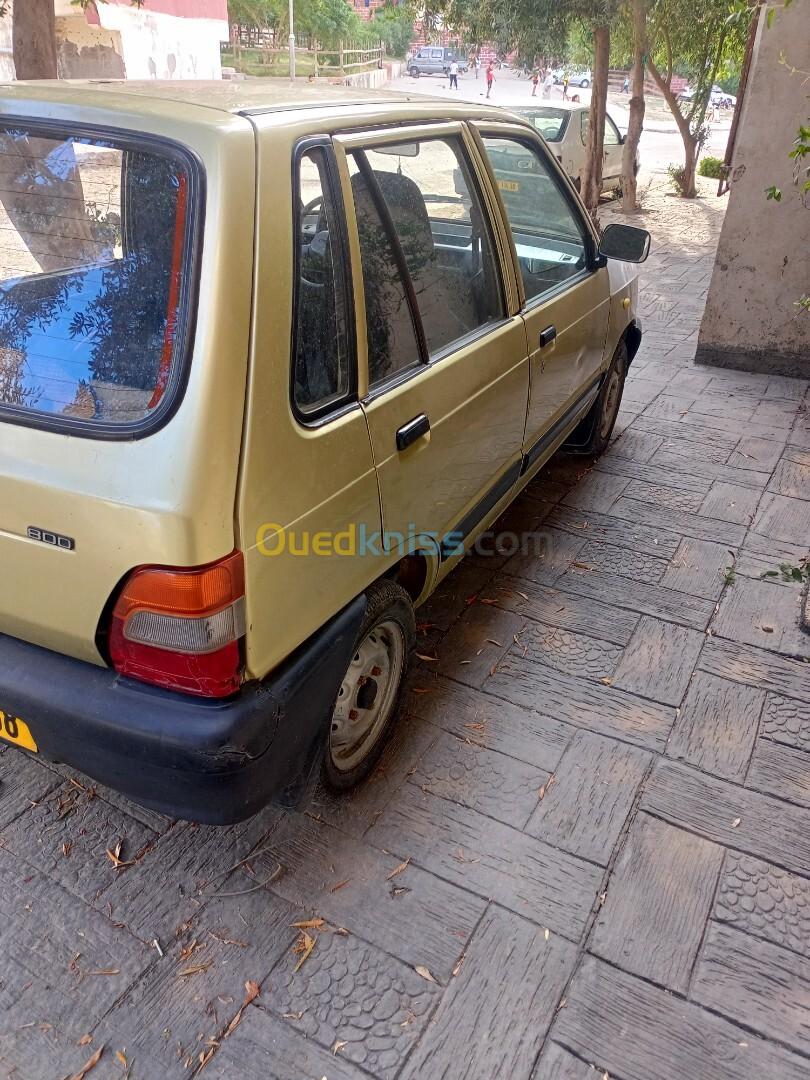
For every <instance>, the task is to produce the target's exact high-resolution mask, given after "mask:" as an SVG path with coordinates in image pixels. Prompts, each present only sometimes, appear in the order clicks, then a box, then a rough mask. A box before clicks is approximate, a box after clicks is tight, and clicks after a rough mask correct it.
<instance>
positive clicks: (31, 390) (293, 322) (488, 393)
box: [0, 80, 649, 823]
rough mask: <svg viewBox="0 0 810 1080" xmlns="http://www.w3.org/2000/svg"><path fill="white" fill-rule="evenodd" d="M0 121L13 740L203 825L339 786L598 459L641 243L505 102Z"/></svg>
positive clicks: (634, 333) (266, 91) (227, 92)
mask: <svg viewBox="0 0 810 1080" xmlns="http://www.w3.org/2000/svg"><path fill="white" fill-rule="evenodd" d="M268 81H269V80H268ZM0 110H1V112H2V115H0V245H2V251H1V252H0V254H1V256H2V257H0V567H2V579H1V580H2V586H1V588H0V735H2V738H3V739H5V740H6V741H7V742H11V743H14V744H16V745H17V746H20V747H23V748H24V749H26V750H27V751H30V752H34V753H39V754H42V755H44V756H46V757H48V758H51V759H55V760H59V761H63V762H67V763H70V764H72V765H74V766H76V767H77V768H79V769H81V770H83V771H84V772H85V773H87V774H89V775H90V776H91V777H94V778H96V779H98V780H99V781H102V782H104V783H106V784H109V785H111V786H112V787H115V788H117V789H119V790H121V791H122V792H125V793H126V794H127V795H129V796H131V797H132V798H133V799H136V800H138V801H140V802H143V803H146V804H148V805H151V806H153V807H156V808H158V809H160V810H163V811H166V812H168V813H171V814H173V815H176V816H179V817H184V818H189V819H192V820H199V821H206V822H213V823H225V822H230V821H235V820H238V819H240V818H244V817H247V816H248V815H250V814H251V813H253V812H254V811H256V810H257V809H259V808H260V807H261V806H262V805H263V804H265V803H266V802H267V801H269V800H270V799H271V798H279V799H287V800H290V799H293V798H294V797H296V795H300V793H301V791H302V790H304V789H305V786H306V783H307V781H308V778H309V777H310V776H312V775H313V774H314V769H315V767H316V765H317V764H319V763H320V765H321V768H322V772H323V775H324V777H325V780H326V781H327V783H329V784H330V785H331V786H332V787H333V788H336V789H346V788H349V787H351V786H353V785H354V784H356V783H357V782H358V781H360V780H361V779H362V778H363V777H364V776H365V775H366V774H367V773H368V772H369V771H370V769H371V768H372V767H373V765H374V764H375V762H376V760H377V758H378V756H379V754H380V752H381V749H382V747H383V744H384V741H385V738H386V736H387V734H388V733H389V729H390V727H391V724H392V722H393V718H394V715H395V711H396V700H397V695H398V692H399V688H400V685H401V683H402V679H403V675H404V673H405V669H406V667H407V663H408V657H409V653H410V652H411V649H412V647H413V642H414V608H415V606H417V605H418V604H419V603H421V602H422V601H424V600H425V598H426V597H427V596H428V595H429V594H430V593H431V591H432V590H433V589H435V587H436V585H437V583H438V582H439V581H441V580H442V578H443V577H444V576H445V575H446V574H447V573H448V572H449V571H450V570H451V569H452V567H453V566H454V565H455V564H456V563H457V562H458V561H459V560H460V559H461V558H462V557H463V555H464V552H465V550H466V549H468V548H469V547H470V546H471V545H472V544H473V542H474V541H475V539H476V537H477V536H479V534H480V533H481V532H482V531H483V530H485V529H487V528H488V527H489V526H490V524H491V523H492V522H493V521H494V519H495V518H496V517H497V516H498V515H499V514H500V513H501V511H502V510H503V509H504V507H505V506H506V505H507V504H508V503H509V502H510V500H512V499H513V498H514V497H515V495H516V493H517V492H518V491H520V489H521V488H522V487H523V486H524V485H525V484H526V483H527V482H528V481H529V480H530V479H531V478H532V477H533V476H534V475H535V474H536V473H537V471H538V470H539V469H540V468H541V467H542V465H543V463H544V462H545V461H546V460H547V459H548V457H549V456H550V455H551V454H552V453H553V452H554V451H555V450H556V449H557V448H558V447H559V446H560V445H561V444H563V443H566V442H567V443H569V444H572V445H575V446H576V447H578V448H579V449H581V450H583V451H586V452H591V453H598V452H599V451H601V450H602V449H604V447H605V446H606V444H607V441H608V438H609V437H610V434H611V430H612V427H613V424H614V421H615V418H616V413H617V410H618V408H619V402H620V400H621V395H622V389H623V385H624V379H625V375H626V372H627V366H628V364H629V363H630V362H631V360H632V359H633V356H634V355H635V353H636V351H637V349H638V347H639V343H640V340H641V329H640V326H639V323H638V320H637V319H636V318H635V313H634V310H635V306H636V289H637V286H636V278H635V274H634V272H632V271H631V269H630V267H629V266H628V265H627V264H628V263H630V262H639V261H641V260H642V259H643V258H644V257H645V256H646V253H647V250H648V247H649V236H648V234H647V233H645V232H643V231H641V230H637V229H632V228H629V227H627V226H621V225H611V226H609V227H608V228H607V229H605V231H604V233H603V234H602V236H601V239H600V237H599V235H598V234H597V232H595V231H594V228H593V226H592V224H591V222H590V220H589V218H588V216H587V214H586V213H585V211H584V209H583V207H582V204H581V203H580V201H579V199H578V197H577V195H576V193H575V191H574V190H573V188H572V186H571V184H570V182H569V181H568V179H567V178H566V176H565V175H564V173H563V172H562V170H561V169H560V167H559V166H558V164H557V162H556V161H555V160H554V158H553V156H552V155H551V154H550V153H549V151H548V149H547V147H546V145H545V144H544V142H543V141H542V139H541V138H540V137H539V136H538V135H537V134H536V132H535V131H534V130H533V129H532V128H531V127H530V126H529V125H527V124H525V123H524V122H522V121H520V120H519V119H517V118H510V117H509V115H508V114H506V113H504V112H503V111H502V110H500V109H497V110H496V109H488V108H485V107H484V106H481V107H478V106H471V105H469V104H465V103H452V104H451V103H447V102H444V101H441V102H440V101H433V100H431V99H429V98H425V97H419V99H418V100H412V99H410V98H408V97H407V96H403V95H397V94H393V93H392V94H384V93H379V94H375V95H369V94H367V93H363V94H361V93H354V92H351V91H344V90H340V89H336V88H333V87H318V86H316V85H300V86H299V85H296V86H294V87H291V86H289V85H270V86H268V85H263V84H256V83H248V84H244V83H242V84H232V83H210V84H206V83H196V84H195V83H190V84H188V83H179V84H172V83H158V82H153V83H149V84H146V83H143V84H139V83H116V82H108V83H95V84H93V83H88V84H70V83H37V84H25V83H18V84H14V85H10V86H7V87H5V88H4V89H3V91H2V94H0Z"/></svg>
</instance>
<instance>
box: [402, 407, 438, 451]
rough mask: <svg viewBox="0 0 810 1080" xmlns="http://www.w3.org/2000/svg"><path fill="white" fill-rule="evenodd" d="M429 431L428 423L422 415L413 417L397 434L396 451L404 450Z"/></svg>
mask: <svg viewBox="0 0 810 1080" xmlns="http://www.w3.org/2000/svg"><path fill="white" fill-rule="evenodd" d="M429 431H430V421H429V420H428V418H427V417H426V416H425V414H424V413H420V414H419V416H415V417H414V418H413V420H409V421H408V423H407V424H403V425H402V427H401V428H400V429H399V431H398V432H397V450H406V449H407V448H408V447H409V446H410V445H411V443H415V442H416V440H417V439H419V438H421V437H422V436H423V435H427V433H428V432H429Z"/></svg>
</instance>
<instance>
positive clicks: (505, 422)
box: [336, 123, 528, 559]
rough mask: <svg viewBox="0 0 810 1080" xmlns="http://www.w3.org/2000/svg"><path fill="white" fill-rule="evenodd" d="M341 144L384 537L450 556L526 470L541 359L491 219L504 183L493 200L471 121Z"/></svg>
mask: <svg viewBox="0 0 810 1080" xmlns="http://www.w3.org/2000/svg"><path fill="white" fill-rule="evenodd" d="M336 142H339V143H340V144H341V145H342V148H343V149H344V151H345V153H346V159H345V178H344V184H345V188H346V201H347V204H348V206H349V207H350V208H351V210H350V213H351V211H353V213H354V219H355V222H354V223H355V227H356V230H357V232H356V244H357V249H356V250H357V252H358V258H357V259H356V260H354V262H355V267H354V269H355V273H356V277H355V295H356V297H357V301H358V303H357V308H358V316H359V315H360V303H359V299H360V297H361V296H362V298H363V301H364V308H365V311H364V313H363V315H362V317H361V318H360V317H359V318H358V341H364V342H365V344H366V352H367V380H368V385H367V393H366V396H365V398H364V400H363V408H364V410H365V414H366V418H367V420H368V425H369V431H370V433H371V443H372V448H373V451H374V459H375V463H376V467H377V475H378V478H379V486H380V498H381V504H382V519H383V528H384V530H385V532H386V534H387V535H386V537H385V543H386V546H387V547H388V548H394V547H395V546H396V545H397V544H398V543H399V542H400V537H405V538H407V537H408V536H424V535H425V534H427V535H429V536H433V537H435V538H436V540H437V542H438V544H439V547H440V549H441V554H442V558H444V559H449V558H451V557H453V555H456V554H460V552H461V546H460V540H462V539H464V538H468V537H470V536H471V534H473V533H474V532H475V531H476V530H477V529H479V527H481V525H482V523H483V522H484V521H485V519H487V518H491V517H492V516H493V512H494V510H495V508H496V507H497V506H499V504H501V503H502V502H503V500H504V499H505V498H506V496H507V495H508V494H509V492H510V491H511V489H512V487H513V485H514V483H515V481H516V480H517V477H518V475H519V471H520V463H521V449H522V438H523V426H524V419H525V410H526V401H527V394H528V363H527V358H526V341H525V333H524V329H523V325H522V323H521V320H520V318H519V317H517V316H515V315H512V316H510V315H509V314H508V312H509V310H510V307H511V308H512V309H514V308H515V306H516V303H515V296H514V280H513V277H512V276H511V274H510V276H509V281H508V283H507V288H508V289H509V291H510V296H509V297H508V298H507V296H506V295H505V292H504V282H503V280H502V269H501V268H502V265H503V263H504V261H506V265H507V267H508V269H509V270H511V266H510V264H509V255H508V251H507V248H506V238H505V236H504V235H503V234H502V233H501V234H496V232H495V231H493V228H492V227H491V218H490V214H491V210H492V205H493V204H492V201H491V200H492V193H491V192H490V194H489V200H490V201H489V202H488V201H487V197H486V196H485V195H484V194H483V193H482V191H481V189H480V187H479V183H478V180H477V178H476V166H475V163H474V153H473V154H471V149H472V147H471V146H470V143H469V134H468V133H467V132H466V131H465V128H464V126H463V125H462V124H460V123H442V124H436V125H430V126H428V125H425V126H422V127H419V128H409V129H404V130H400V131H395V132H391V131H385V132H378V133H364V134H362V135H358V136H352V137H341V138H340V139H339V140H336ZM361 362H362V361H361ZM448 534H452V537H450V538H448ZM445 541H446V542H445Z"/></svg>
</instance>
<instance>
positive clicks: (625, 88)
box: [622, 75, 630, 94]
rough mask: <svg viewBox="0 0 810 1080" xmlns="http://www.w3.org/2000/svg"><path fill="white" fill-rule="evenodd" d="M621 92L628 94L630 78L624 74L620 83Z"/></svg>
mask: <svg viewBox="0 0 810 1080" xmlns="http://www.w3.org/2000/svg"><path fill="white" fill-rule="evenodd" d="M622 93H623V94H629V93H630V80H629V79H628V77H627V76H626V75H625V77H624V82H623V83H622Z"/></svg>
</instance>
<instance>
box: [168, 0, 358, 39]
mask: <svg viewBox="0 0 810 1080" xmlns="http://www.w3.org/2000/svg"><path fill="white" fill-rule="evenodd" d="M147 3H148V0H147ZM293 14H294V18H295V33H296V36H298V35H300V34H306V35H308V36H310V37H313V38H315V39H316V40H317V41H319V42H321V43H322V44H324V45H333V44H335V43H337V42H338V41H339V40H340V39H341V38H344V39H345V38H350V37H359V36H360V29H361V28H360V19H359V18H358V17H357V15H356V14H355V12H354V11H353V9H352V8H351V7H350V6H349V4H348V3H347V2H346V0H295V7H294V12H293ZM228 17H229V19H230V20H231V22H235V23H239V25H240V26H255V27H257V28H259V29H260V30H275V31H276V32H277V33H278V34H279V35H280V36H281V37H282V38H283V37H285V36H286V34H287V33H289V30H288V25H289V23H288V20H289V16H288V3H287V0H228Z"/></svg>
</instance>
